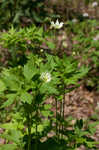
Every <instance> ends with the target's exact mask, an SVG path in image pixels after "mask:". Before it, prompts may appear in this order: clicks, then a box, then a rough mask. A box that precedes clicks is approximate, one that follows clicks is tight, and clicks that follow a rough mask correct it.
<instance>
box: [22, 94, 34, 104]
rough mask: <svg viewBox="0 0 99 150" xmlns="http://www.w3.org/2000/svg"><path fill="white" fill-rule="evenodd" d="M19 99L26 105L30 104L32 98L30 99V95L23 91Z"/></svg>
mask: <svg viewBox="0 0 99 150" xmlns="http://www.w3.org/2000/svg"><path fill="white" fill-rule="evenodd" d="M20 99H21V101H22V102H24V103H25V102H26V103H28V104H31V103H32V99H33V97H32V95H31V94H29V93H27V92H26V91H23V92H22V93H21V97H20Z"/></svg>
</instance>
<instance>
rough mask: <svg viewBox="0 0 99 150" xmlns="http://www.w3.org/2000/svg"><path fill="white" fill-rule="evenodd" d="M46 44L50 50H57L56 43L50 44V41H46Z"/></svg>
mask: <svg viewBox="0 0 99 150" xmlns="http://www.w3.org/2000/svg"><path fill="white" fill-rule="evenodd" d="M46 44H47V46H48V47H49V48H50V49H52V50H53V49H55V44H54V43H52V42H50V41H46Z"/></svg>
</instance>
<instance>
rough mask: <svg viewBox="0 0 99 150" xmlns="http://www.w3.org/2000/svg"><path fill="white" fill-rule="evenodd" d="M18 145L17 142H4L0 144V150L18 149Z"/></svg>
mask: <svg viewBox="0 0 99 150" xmlns="http://www.w3.org/2000/svg"><path fill="white" fill-rule="evenodd" d="M16 149H17V145H16V144H4V145H0V150H16Z"/></svg>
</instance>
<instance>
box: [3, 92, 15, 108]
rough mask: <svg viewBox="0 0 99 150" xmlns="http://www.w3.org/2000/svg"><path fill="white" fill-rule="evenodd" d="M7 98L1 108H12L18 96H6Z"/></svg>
mask: <svg viewBox="0 0 99 150" xmlns="http://www.w3.org/2000/svg"><path fill="white" fill-rule="evenodd" d="M6 98H7V99H8V100H7V101H6V102H4V103H3V105H2V106H1V108H4V107H8V106H10V105H11V104H13V102H14V100H15V98H16V94H7V95H6Z"/></svg>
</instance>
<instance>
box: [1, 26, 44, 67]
mask: <svg viewBox="0 0 99 150" xmlns="http://www.w3.org/2000/svg"><path fill="white" fill-rule="evenodd" d="M1 36H2V38H1V39H0V45H1V46H2V47H3V48H7V49H8V51H9V53H10V55H11V60H9V63H10V65H16V64H21V65H22V64H23V63H25V62H26V53H29V52H30V51H33V52H35V51H39V50H40V45H41V44H42V43H43V42H44V37H43V36H44V32H43V28H42V27H41V28H37V27H36V26H32V27H30V28H20V29H19V30H18V31H17V30H16V29H15V28H13V27H12V28H11V29H10V30H9V31H8V32H5V33H2V34H1Z"/></svg>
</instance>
